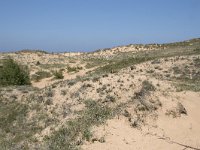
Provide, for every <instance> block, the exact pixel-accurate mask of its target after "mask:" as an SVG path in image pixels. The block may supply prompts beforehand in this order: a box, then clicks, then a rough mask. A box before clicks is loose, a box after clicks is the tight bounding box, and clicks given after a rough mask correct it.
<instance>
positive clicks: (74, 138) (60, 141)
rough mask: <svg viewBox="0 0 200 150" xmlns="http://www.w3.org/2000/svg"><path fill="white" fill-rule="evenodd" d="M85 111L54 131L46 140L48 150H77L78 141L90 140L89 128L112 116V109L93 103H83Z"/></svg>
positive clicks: (90, 101) (89, 101)
mask: <svg viewBox="0 0 200 150" xmlns="http://www.w3.org/2000/svg"><path fill="white" fill-rule="evenodd" d="M85 105H86V109H85V110H84V111H83V112H81V113H80V114H82V115H81V116H79V117H78V118H76V119H74V120H71V121H68V122H67V126H66V127H65V128H62V129H60V130H58V131H56V132H55V133H54V134H53V135H52V136H50V137H47V138H46V142H47V143H48V148H49V149H55V150H57V149H59V150H68V149H69V150H71V149H77V145H78V143H81V142H80V141H78V139H81V140H90V139H91V137H92V133H91V131H90V128H91V127H92V126H94V125H100V124H102V123H104V122H105V121H106V120H107V119H109V118H111V117H112V116H113V113H112V109H111V108H109V107H107V106H103V105H101V104H99V103H97V102H95V101H92V100H88V101H86V102H85Z"/></svg>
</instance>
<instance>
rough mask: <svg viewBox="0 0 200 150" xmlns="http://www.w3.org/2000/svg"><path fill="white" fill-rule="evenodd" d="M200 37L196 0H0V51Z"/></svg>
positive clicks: (199, 4) (93, 47)
mask: <svg viewBox="0 0 200 150" xmlns="http://www.w3.org/2000/svg"><path fill="white" fill-rule="evenodd" d="M197 37H200V0H0V51H13V50H20V49H43V50H47V51H92V50H96V49H100V48H106V47H113V46H118V45H126V44H131V43H166V42H173V41H181V40H187V39H191V38H197Z"/></svg>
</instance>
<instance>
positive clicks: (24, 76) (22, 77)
mask: <svg viewBox="0 0 200 150" xmlns="http://www.w3.org/2000/svg"><path fill="white" fill-rule="evenodd" d="M2 64H3V66H2V68H0V85H2V86H8V85H27V84H30V78H29V72H28V69H27V67H24V66H21V65H19V64H17V63H16V62H15V61H14V60H12V59H7V60H5V61H3V63H2Z"/></svg>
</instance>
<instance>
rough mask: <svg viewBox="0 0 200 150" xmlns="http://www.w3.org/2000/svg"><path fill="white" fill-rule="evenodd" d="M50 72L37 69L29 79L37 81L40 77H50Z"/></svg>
mask: <svg viewBox="0 0 200 150" xmlns="http://www.w3.org/2000/svg"><path fill="white" fill-rule="evenodd" d="M51 76H52V75H51V73H50V72H47V71H42V70H41V71H37V72H36V73H35V74H33V75H32V77H31V79H32V80H34V81H36V82H38V81H40V80H41V79H44V78H49V77H51Z"/></svg>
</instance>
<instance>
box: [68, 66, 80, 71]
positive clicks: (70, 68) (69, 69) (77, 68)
mask: <svg viewBox="0 0 200 150" xmlns="http://www.w3.org/2000/svg"><path fill="white" fill-rule="evenodd" d="M81 69H83V68H82V67H70V66H68V67H67V71H68V72H78V71H79V70H81Z"/></svg>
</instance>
